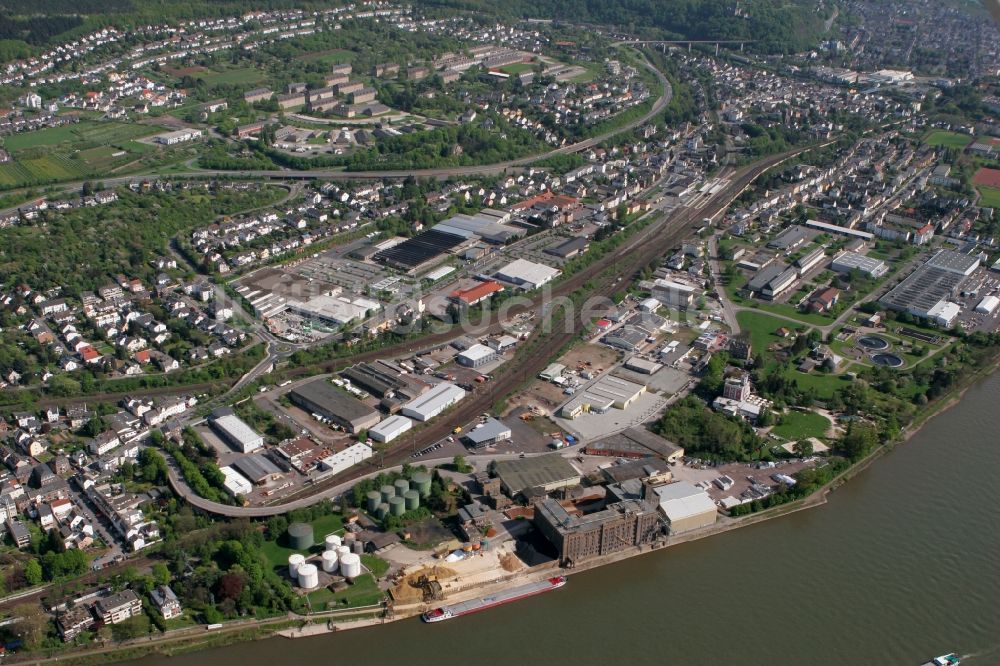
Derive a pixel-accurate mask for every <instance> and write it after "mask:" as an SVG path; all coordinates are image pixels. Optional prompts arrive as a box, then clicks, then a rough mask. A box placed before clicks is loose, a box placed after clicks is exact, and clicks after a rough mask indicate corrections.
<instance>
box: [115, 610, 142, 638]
mask: <svg viewBox="0 0 1000 666" xmlns="http://www.w3.org/2000/svg"><path fill="white" fill-rule="evenodd" d="M148 633H149V617H148V616H146V615H136V616H134V617H130V618H129V619H127V620H125V621H124V622H119V623H118V624H115V625H112V626H111V636H112V638H114V639H115V640H116V641H127V640H130V639H132V638H139V637H140V636H144V635H146V634H148Z"/></svg>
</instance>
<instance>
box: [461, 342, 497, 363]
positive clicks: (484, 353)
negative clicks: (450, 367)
mask: <svg viewBox="0 0 1000 666" xmlns="http://www.w3.org/2000/svg"><path fill="white" fill-rule="evenodd" d="M495 360H497V353H496V351H495V350H493V349H490V348H489V347H487V346H486V345H479V344H477V345H472V346H471V347H469V348H468V349H466V350H465V351H463V352H461V353H460V354H459V355H458V356H456V357H455V362H456V363H458V364H459V365H464V366H465V367H467V368H479V367H482V366H484V365H489V364H490V363H492V362H493V361H495Z"/></svg>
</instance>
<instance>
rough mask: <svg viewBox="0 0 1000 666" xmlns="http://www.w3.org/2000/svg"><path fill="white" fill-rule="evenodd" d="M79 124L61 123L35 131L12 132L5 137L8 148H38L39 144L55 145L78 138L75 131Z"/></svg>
mask: <svg viewBox="0 0 1000 666" xmlns="http://www.w3.org/2000/svg"><path fill="white" fill-rule="evenodd" d="M76 127H77V125H61V126H59V127H46V128H45V129H40V130H36V131H34V132H21V133H18V134H12V135H11V136H8V137H6V138H5V139H4V145H5V146H6V148H7V150H9V151H11V152H17V151H18V150H23V149H25V148H37V147H38V146H55V145H57V144H60V143H63V142H65V141H75V140H77V138H78V137H77V135H76V134H75V133H74V132H73V130H74V129H76Z"/></svg>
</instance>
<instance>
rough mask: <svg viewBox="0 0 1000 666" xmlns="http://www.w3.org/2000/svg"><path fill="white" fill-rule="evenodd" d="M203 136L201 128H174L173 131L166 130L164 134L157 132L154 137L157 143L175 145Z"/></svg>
mask: <svg viewBox="0 0 1000 666" xmlns="http://www.w3.org/2000/svg"><path fill="white" fill-rule="evenodd" d="M200 136H201V130H200V129H181V130H174V131H173V132H164V133H163V134H157V135H156V136H155V137H153V140H154V141H156V143H159V144H163V145H164V146H175V145H177V144H178V143H184V142H186V141H194V140H195V139H197V138H198V137H200Z"/></svg>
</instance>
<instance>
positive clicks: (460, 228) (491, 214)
mask: <svg viewBox="0 0 1000 666" xmlns="http://www.w3.org/2000/svg"><path fill="white" fill-rule="evenodd" d="M509 219H510V213H506V212H504V211H491V210H489V209H486V210H484V211H481V212H480V213H479V214H478V215H464V214H461V213H460V214H458V215H453V216H451V217H449V218H448V219H446V220H443V221H442V222H440V223H438V224H436V225H434V226H433V227H431V229H432V230H434V231H440V232H443V233H448V234H454V235H455V236H462V237H463V238H466V239H471V240H475V239H482V240H485V241H489V242H491V243H497V244H501V245H502V244H504V243H507V242H508V241H510V240H513V239H515V238H520V237H522V236H524V235H525V234H526V233H527V231H526V230H525V229H522V228H521V227H515V226H513V225H509V224H504V222H507V221H508V220H509Z"/></svg>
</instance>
